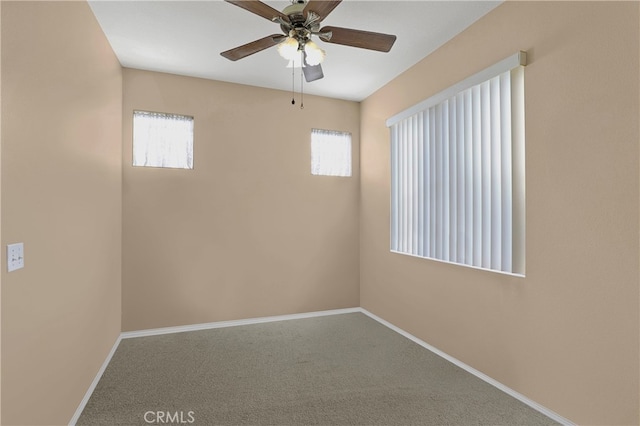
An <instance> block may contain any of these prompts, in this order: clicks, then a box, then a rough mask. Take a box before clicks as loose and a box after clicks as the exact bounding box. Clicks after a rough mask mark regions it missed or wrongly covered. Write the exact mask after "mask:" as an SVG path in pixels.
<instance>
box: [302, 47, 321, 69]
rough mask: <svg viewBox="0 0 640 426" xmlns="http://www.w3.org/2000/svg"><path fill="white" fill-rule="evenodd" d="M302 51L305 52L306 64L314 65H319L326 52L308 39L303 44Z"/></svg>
mask: <svg viewBox="0 0 640 426" xmlns="http://www.w3.org/2000/svg"><path fill="white" fill-rule="evenodd" d="M304 53H305V54H306V57H307V59H306V62H307V64H308V65H311V66H315V65H320V64H321V63H322V61H324V57H325V56H326V52H325V51H324V50H322V49H320V48H319V47H318V45H317V44H315V43H314V42H312V41H308V42H306V43H305V45H304Z"/></svg>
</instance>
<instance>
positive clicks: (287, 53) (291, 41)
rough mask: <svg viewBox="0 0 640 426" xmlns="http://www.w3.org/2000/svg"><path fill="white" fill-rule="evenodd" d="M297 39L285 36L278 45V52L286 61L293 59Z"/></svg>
mask: <svg viewBox="0 0 640 426" xmlns="http://www.w3.org/2000/svg"><path fill="white" fill-rule="evenodd" d="M298 47H299V45H298V40H296V39H295V38H293V37H287V38H286V39H285V40H284V41H282V42H281V43H280V44H279V45H278V53H279V54H280V56H282V57H283V58H284V59H286V60H288V61H295V59H296V57H299V56H300V55H299V54H298Z"/></svg>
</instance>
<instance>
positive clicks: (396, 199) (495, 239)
mask: <svg viewBox="0 0 640 426" xmlns="http://www.w3.org/2000/svg"><path fill="white" fill-rule="evenodd" d="M524 64H525V55H524V53H523V52H520V53H518V54H516V55H514V56H512V57H510V58H507V59H505V60H504V61H501V62H500V63H498V64H496V65H494V66H493V67H490V68H488V69H486V70H484V71H482V72H480V73H478V74H476V75H474V76H472V77H470V78H469V79H467V80H465V81H463V82H461V83H459V84H457V85H455V86H453V87H452V88H450V89H448V90H445V91H443V92H441V93H439V94H437V95H435V96H433V97H432V98H429V99H427V100H425V101H424V102H421V103H420V104H418V105H416V106H414V107H412V108H410V109H409V110H407V111H405V112H403V113H400V114H398V115H397V116H395V117H392V118H390V119H389V120H388V121H387V125H388V126H389V127H390V128H391V250H392V251H393V252H397V253H402V254H408V255H413V256H419V257H424V258H430V259H436V260H440V261H445V262H452V263H457V264H462V265H467V266H472V267H476V268H482V269H488V270H494V271H500V272H507V273H512V274H518V275H523V274H524V267H525V262H524V214H525V212H524V189H525V188H524V69H523V66H522V65H524Z"/></svg>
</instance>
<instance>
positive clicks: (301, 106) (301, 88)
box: [300, 50, 304, 109]
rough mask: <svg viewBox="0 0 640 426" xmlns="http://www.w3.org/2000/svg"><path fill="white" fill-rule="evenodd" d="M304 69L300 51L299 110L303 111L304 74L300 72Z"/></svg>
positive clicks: (302, 55)
mask: <svg viewBox="0 0 640 426" xmlns="http://www.w3.org/2000/svg"><path fill="white" fill-rule="evenodd" d="M302 67H304V54H303V52H302V50H301V51H300V109H304V75H303V74H304V73H303V70H302Z"/></svg>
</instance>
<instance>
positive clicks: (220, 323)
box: [120, 308, 362, 339]
mask: <svg viewBox="0 0 640 426" xmlns="http://www.w3.org/2000/svg"><path fill="white" fill-rule="evenodd" d="M353 312H362V311H361V309H360V308H346V309H332V310H329V311H316V312H305V313H302V314H290V315H276V316H272V317H260V318H248V319H241V320H231V321H218V322H209V323H204V324H193V325H182V326H177V327H164V328H152V329H148V330H139V331H125V332H123V333H121V334H120V337H121V338H123V339H130V338H132V337H146V336H157V335H159V334H171V333H183V332H185V331H197V330H209V329H214V328H224V327H235V326H238V325H250V324H262V323H266V322H274V321H288V320H294V319H303V318H313V317H324V316H327V315H339V314H349V313H353Z"/></svg>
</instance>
